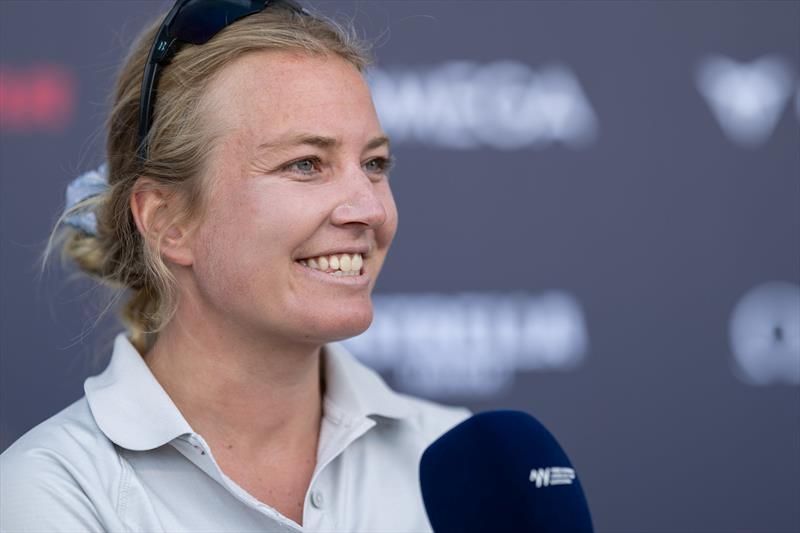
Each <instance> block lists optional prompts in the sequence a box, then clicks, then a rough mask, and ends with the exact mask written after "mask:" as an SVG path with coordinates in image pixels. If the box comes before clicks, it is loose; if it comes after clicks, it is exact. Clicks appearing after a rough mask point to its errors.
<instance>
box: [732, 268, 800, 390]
mask: <svg viewBox="0 0 800 533" xmlns="http://www.w3.org/2000/svg"><path fill="white" fill-rule="evenodd" d="M730 341H731V347H732V349H733V356H734V363H735V365H734V373H735V374H736V375H737V376H738V377H739V378H740V379H741V380H742V381H744V382H745V383H748V384H750V385H770V384H778V383H784V384H791V385H798V384H800V285H796V284H794V283H788V282H777V281H776V282H769V283H764V284H763V285H759V286H757V287H755V288H753V289H751V290H750V291H748V292H747V293H746V294H745V295H744V296H743V297H742V299H741V300H739V302H738V303H737V304H736V307H735V308H734V309H733V314H732V316H731V321H730Z"/></svg>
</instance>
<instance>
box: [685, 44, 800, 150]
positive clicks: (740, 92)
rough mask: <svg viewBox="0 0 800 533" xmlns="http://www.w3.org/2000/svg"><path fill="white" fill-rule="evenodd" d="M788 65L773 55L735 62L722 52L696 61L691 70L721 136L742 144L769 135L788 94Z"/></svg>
mask: <svg viewBox="0 0 800 533" xmlns="http://www.w3.org/2000/svg"><path fill="white" fill-rule="evenodd" d="M793 78H794V74H793V72H792V68H791V65H790V64H789V63H787V62H786V61H784V60H783V59H781V58H780V57H777V56H765V57H762V58H761V59H758V60H756V61H753V62H751V63H738V62H736V61H734V60H732V59H729V58H727V57H722V56H711V57H707V58H705V59H703V60H702V61H700V63H699V65H698V67H697V71H696V74H695V80H696V83H697V87H698V90H699V91H700V94H702V95H703V97H704V98H705V100H706V102H707V103H708V106H709V107H710V108H711V111H712V113H713V114H714V116H715V117H716V119H717V121H718V122H719V125H720V127H721V128H722V131H723V133H724V134H725V136H726V137H727V138H728V139H729V140H731V141H732V142H734V143H736V144H738V145H741V146H746V147H755V146H758V145H761V144H763V143H764V142H766V141H767V139H769V137H770V136H771V135H772V132H773V131H774V129H775V126H776V125H777V123H778V120H779V119H780V116H781V113H782V112H783V110H784V108H785V107H786V105H787V102H788V101H789V99H790V98H791V96H792V83H793Z"/></svg>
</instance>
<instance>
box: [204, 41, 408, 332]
mask: <svg viewBox="0 0 800 533" xmlns="http://www.w3.org/2000/svg"><path fill="white" fill-rule="evenodd" d="M208 99H209V102H210V103H211V105H209V109H210V112H211V121H212V122H213V123H215V124H221V125H223V129H224V130H225V134H224V135H223V137H222V139H221V142H220V143H219V145H218V146H217V147H215V149H214V151H213V152H212V157H211V162H212V165H211V177H212V180H213V190H214V194H213V197H212V201H211V204H210V209H209V212H208V213H207V214H206V216H205V217H204V219H203V222H202V225H201V226H200V227H199V228H198V232H197V234H196V241H195V242H196V246H195V247H194V252H193V269H194V273H195V278H196V283H197V287H198V292H199V294H200V295H201V296H202V299H203V304H204V305H208V306H211V307H213V308H214V309H215V311H216V313H217V314H219V315H220V316H223V317H225V318H226V319H228V320H230V321H232V322H234V323H236V324H237V327H239V328H243V329H245V330H251V331H253V332H257V333H256V334H261V335H264V334H267V335H269V336H270V337H272V338H275V337H279V338H284V339H286V340H287V341H292V340H294V341H301V342H313V343H324V342H330V341H334V340H339V339H343V338H348V337H351V336H354V335H357V334H359V333H361V332H362V331H364V330H365V329H366V328H367V327H368V326H369V323H370V322H371V320H372V305H371V299H370V293H371V290H372V287H373V286H374V283H375V278H376V277H377V274H378V272H379V271H380V268H381V266H382V264H383V261H384V259H385V256H386V253H387V251H388V248H389V245H390V244H391V241H392V238H393V236H394V234H395V231H396V228H397V210H396V207H395V203H394V199H393V197H392V193H391V190H390V187H389V183H388V182H387V181H386V179H385V178H384V179H383V180H374V179H370V176H369V175H368V173H367V172H365V169H364V163H365V161H367V160H369V159H370V158H374V157H377V156H388V149H387V148H385V147H382V148H376V149H372V150H369V151H365V149H364V147H365V145H366V143H367V142H368V141H369V140H371V139H373V138H375V137H378V136H381V135H383V131H382V130H381V127H380V124H379V122H378V118H377V115H376V113H375V109H374V106H373V103H372V99H371V96H370V93H369V89H368V87H367V85H366V83H365V82H364V79H363V77H362V75H361V74H360V73H359V72H358V70H357V69H356V68H355V67H353V66H352V65H350V64H349V63H347V62H346V61H344V60H342V59H340V58H338V57H333V56H314V55H308V54H293V53H287V52H272V51H270V52H258V53H251V54H249V55H246V56H244V57H243V58H240V59H239V60H237V61H236V62H234V63H233V64H231V65H229V66H228V67H226V69H225V76H224V77H222V76H221V77H219V78H217V79H216V80H215V82H214V83H213V84H212V88H211V91H210V92H209V95H208ZM290 132H302V133H310V134H314V135H320V136H327V137H333V138H336V139H339V140H340V141H341V144H340V145H339V146H337V147H336V148H333V149H331V150H330V151H323V150H322V149H320V148H318V147H310V146H300V147H297V148H294V149H291V150H289V151H286V152H285V153H284V152H281V153H280V154H275V153H272V154H266V155H263V156H262V155H259V154H257V152H256V147H257V146H258V145H259V144H261V143H263V142H267V141H271V140H273V139H276V138H279V137H281V136H282V135H284V134H288V133H290ZM310 155H316V156H320V157H321V158H322V159H323V166H324V171H322V172H321V173H320V174H319V175H316V176H315V177H314V178H313V179H308V177H307V176H304V175H302V174H299V173H296V172H295V173H292V172H289V171H284V172H274V171H273V170H274V168H275V167H276V166H278V165H280V164H283V163H289V162H292V161H293V160H296V159H298V158H302V157H304V156H310ZM363 243H369V244H370V246H371V247H372V248H373V251H372V253H371V255H370V257H368V258H367V259H366V260H365V265H364V269H365V270H366V271H367V272H368V273H369V275H370V276H371V278H372V279H371V283H370V285H369V287H367V288H364V289H360V290H354V289H353V288H350V287H340V286H336V285H334V284H328V283H322V282H320V281H318V280H316V279H313V278H311V277H309V276H308V274H307V273H304V272H303V271H302V270H298V269H297V267H296V266H295V264H294V261H293V258H295V259H297V258H300V257H307V256H308V254H311V253H314V252H322V251H325V250H328V249H329V248H330V247H331V245H333V246H337V245H343V246H344V245H347V244H363ZM303 252H306V254H303ZM301 254H302V255H301Z"/></svg>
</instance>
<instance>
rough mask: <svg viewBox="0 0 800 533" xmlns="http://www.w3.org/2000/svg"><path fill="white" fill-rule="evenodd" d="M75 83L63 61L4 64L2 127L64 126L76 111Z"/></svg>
mask: <svg viewBox="0 0 800 533" xmlns="http://www.w3.org/2000/svg"><path fill="white" fill-rule="evenodd" d="M75 86H76V83H75V76H74V75H73V74H72V72H71V71H70V70H68V69H67V68H65V67H64V66H63V65H53V64H37V65H30V66H27V67H10V66H8V65H0V130H2V131H3V132H20V133H27V132H39V131H49V132H58V131H62V130H64V129H65V128H66V127H67V126H68V125H69V124H70V122H71V121H72V117H73V116H74V114H75Z"/></svg>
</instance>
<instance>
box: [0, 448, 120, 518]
mask: <svg viewBox="0 0 800 533" xmlns="http://www.w3.org/2000/svg"><path fill="white" fill-rule="evenodd" d="M13 448H14V447H13V446H12V448H10V449H8V450H6V451H5V452H3V454H2V455H0V532H2V533H17V532H34V531H35V532H39V533H41V532H50V531H53V532H68V531H69V532H72V531H75V532H78V531H80V532H81V533H84V532H98V533H102V532H103V531H105V529H104V528H103V526H102V524H101V522H100V518H99V514H98V512H97V509H96V508H95V506H94V505H93V504H92V502H91V501H90V499H89V498H88V497H87V495H86V493H85V492H84V490H83V489H82V488H81V484H80V483H79V482H78V479H77V477H79V475H78V472H77V471H75V470H74V469H72V468H70V465H69V464H68V463H67V462H66V461H64V460H63V459H62V458H61V457H59V455H58V454H57V453H55V452H53V451H50V450H46V449H42V448H38V449H36V448H34V449H27V450H24V451H20V452H17V451H16V450H14V449H13Z"/></svg>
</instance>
